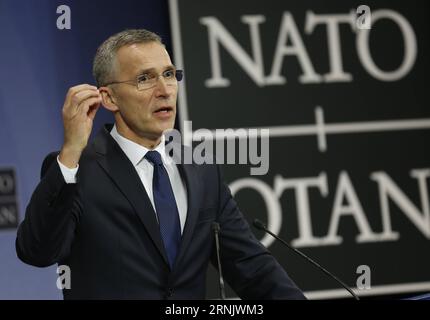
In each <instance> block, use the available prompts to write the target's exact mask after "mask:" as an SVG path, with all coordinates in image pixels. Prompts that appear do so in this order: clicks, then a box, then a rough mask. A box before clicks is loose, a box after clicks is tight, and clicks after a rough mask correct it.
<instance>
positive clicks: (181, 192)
mask: <svg viewBox="0 0 430 320" xmlns="http://www.w3.org/2000/svg"><path fill="white" fill-rule="evenodd" d="M110 134H111V136H112V138H113V139H114V140H115V141H116V142H117V143H118V145H119V146H120V148H121V149H122V151H123V152H124V153H125V155H126V156H127V158H128V159H129V160H130V162H131V163H132V164H133V166H134V168H135V169H136V172H137V174H138V175H139V178H140V180H141V181H142V184H143V186H144V187H145V190H146V193H147V194H148V197H149V200H150V201H151V204H152V207H153V208H154V211H156V209H155V204H154V195H153V194H152V176H153V173H154V167H153V165H152V163H151V162H149V161H148V160H147V159H146V158H145V155H146V153H147V152H148V151H150V150H149V149H148V148H145V147H143V146H141V145H139V144H137V143H135V142H133V141H131V140H129V139H127V138H124V137H123V136H121V135H120V134H119V133H118V131H117V129H116V126H115V125H114V127H113V128H112V130H111V132H110ZM164 143H165V138H164V135H162V138H161V142H160V144H159V145H158V146H157V147H156V148H155V149H154V151H158V152H159V153H160V155H161V160H162V161H163V165H164V167H165V168H166V171H167V174H168V175H169V179H170V184H171V185H172V190H173V194H174V196H175V200H176V205H177V207H178V212H179V220H180V222H181V232H183V231H184V226H185V221H186V219H187V209H188V203H187V190H186V188H185V184H184V183H183V181H182V179H181V175H180V174H179V171H178V168H177V166H176V164H175V162H174V161H173V160H172V159H171V158H170V157H169V156H167V155H166V153H165V145H164ZM57 162H58V165H59V166H60V170H61V173H62V174H63V177H64V180H65V181H66V183H76V174H77V172H78V169H79V165H78V166H77V167H76V168H74V169H70V168H67V167H66V166H64V165H63V164H62V163H61V162H60V160H59V158H58V157H57ZM157 220H158V218H157Z"/></svg>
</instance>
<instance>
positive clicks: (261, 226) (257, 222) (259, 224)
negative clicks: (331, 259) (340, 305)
mask: <svg viewBox="0 0 430 320" xmlns="http://www.w3.org/2000/svg"><path fill="white" fill-rule="evenodd" d="M253 225H254V227H256V228H257V229H259V230H263V231H265V232H267V233H268V234H270V235H271V236H272V237H274V238H275V239H277V240H279V241H281V242H282V243H283V244H284V245H286V246H287V247H288V248H289V249H291V250H293V251H294V252H295V253H297V254H298V255H299V256H301V257H302V258H304V259H305V260H307V261H308V262H310V263H312V264H313V265H314V266H316V267H317V268H318V269H319V270H321V271H322V272H324V273H325V274H327V275H328V276H330V277H331V278H332V279H334V280H336V281H337V282H338V283H339V284H340V285H341V286H342V287H344V288H345V289H346V290H347V291H348V292H349V293H350V294H351V295H352V296H353V297H354V298H355V300H360V298H359V297H358V296H357V295H356V294H355V293H354V291H352V290H351V289H350V288H349V287H348V286H347V285H346V284H345V283H343V282H342V281H341V280H340V279H339V278H337V277H336V276H335V275H333V274H331V273H330V272H329V271H327V270H326V269H325V268H324V267H322V266H321V265H319V264H318V263H317V262H315V261H313V260H312V259H311V258H309V257H308V256H306V255H305V254H304V253H302V252H300V251H299V250H297V249H296V248H293V247H292V246H290V245H289V244H288V243H287V242H286V241H284V240H283V239H281V238H280V237H278V236H277V235H276V234H274V233H273V232H271V231H270V230H268V229H267V227H266V225H265V224H264V223H263V222H261V221H260V220H258V219H255V220H254V222H253Z"/></svg>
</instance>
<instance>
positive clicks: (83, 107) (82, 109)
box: [78, 97, 102, 117]
mask: <svg viewBox="0 0 430 320" xmlns="http://www.w3.org/2000/svg"><path fill="white" fill-rule="evenodd" d="M101 102H102V99H101V97H97V98H95V97H93V98H88V99H86V100H84V101H83V102H82V103H81V104H80V105H79V108H78V112H79V114H80V115H82V116H84V117H86V116H87V115H88V111H89V109H90V107H92V106H93V107H95V106H98V105H99V104H100V103H101Z"/></svg>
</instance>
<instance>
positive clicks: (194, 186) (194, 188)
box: [174, 164, 202, 267]
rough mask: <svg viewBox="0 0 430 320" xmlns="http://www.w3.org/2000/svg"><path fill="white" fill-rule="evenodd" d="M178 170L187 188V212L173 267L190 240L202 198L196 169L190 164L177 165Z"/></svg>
mask: <svg viewBox="0 0 430 320" xmlns="http://www.w3.org/2000/svg"><path fill="white" fill-rule="evenodd" d="M178 170H179V173H180V174H181V177H182V179H183V180H184V181H185V184H186V186H187V202H188V210H187V220H186V222H185V226H184V231H183V232H182V241H181V245H180V248H179V253H178V256H177V258H176V261H175V265H174V267H175V266H176V265H177V264H178V263H179V262H180V260H181V258H182V256H183V255H184V254H185V252H186V251H187V248H188V246H189V244H190V242H191V240H192V237H193V233H194V228H195V226H196V223H197V220H198V216H199V207H200V199H201V198H202V197H201V186H200V180H199V176H198V172H197V169H196V167H195V166H194V165H192V164H185V165H183V164H179V165H178Z"/></svg>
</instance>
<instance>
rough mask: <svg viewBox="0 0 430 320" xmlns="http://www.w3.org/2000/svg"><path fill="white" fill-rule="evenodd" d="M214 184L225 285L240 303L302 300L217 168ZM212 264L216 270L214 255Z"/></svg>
mask: <svg viewBox="0 0 430 320" xmlns="http://www.w3.org/2000/svg"><path fill="white" fill-rule="evenodd" d="M218 181H219V188H220V191H219V204H220V207H219V216H218V222H219V223H220V226H221V231H220V250H221V264H222V268H223V275H224V277H225V279H226V281H227V282H228V283H229V285H230V286H231V287H232V288H233V290H235V292H236V293H237V294H238V295H239V297H240V298H242V299H306V298H305V296H304V295H303V293H302V292H301V290H300V289H299V288H298V287H297V286H296V284H295V283H294V282H293V281H292V280H291V279H290V277H289V276H288V274H287V273H286V272H285V270H284V269H283V268H282V267H281V265H280V264H279V263H278V262H277V261H276V259H275V258H274V257H273V256H272V255H271V254H270V252H269V251H268V250H267V249H266V248H265V247H264V246H263V245H262V244H261V243H260V241H258V239H257V238H256V237H255V236H254V234H253V233H252V231H251V229H250V227H249V224H248V223H247V221H246V220H245V218H244V216H243V214H242V213H241V212H240V210H239V208H238V206H237V204H236V202H235V200H234V199H233V197H232V195H231V192H230V189H229V188H228V186H227V185H225V183H224V182H223V179H222V176H221V172H220V168H219V167H218ZM212 264H213V265H214V266H215V267H217V263H216V252H215V251H214V253H213V254H212Z"/></svg>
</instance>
